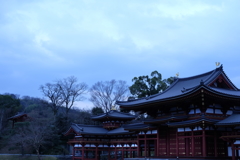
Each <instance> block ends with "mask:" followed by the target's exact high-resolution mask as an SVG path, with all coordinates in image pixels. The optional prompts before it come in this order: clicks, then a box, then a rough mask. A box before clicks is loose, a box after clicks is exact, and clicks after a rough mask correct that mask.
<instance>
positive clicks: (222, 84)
mask: <svg viewBox="0 0 240 160" xmlns="http://www.w3.org/2000/svg"><path fill="white" fill-rule="evenodd" d="M208 86H210V87H215V88H224V89H230V90H234V88H233V86H232V85H231V83H230V82H229V81H228V79H227V78H226V77H225V76H224V75H223V74H220V75H219V76H218V77H217V78H215V79H214V80H213V81H212V82H211V83H210V84H209V85H208Z"/></svg>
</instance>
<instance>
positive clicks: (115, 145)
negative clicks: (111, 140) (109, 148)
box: [114, 144, 117, 159]
mask: <svg viewBox="0 0 240 160" xmlns="http://www.w3.org/2000/svg"><path fill="white" fill-rule="evenodd" d="M114 147H115V159H117V144H114Z"/></svg>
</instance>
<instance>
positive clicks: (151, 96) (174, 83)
mask: <svg viewBox="0 0 240 160" xmlns="http://www.w3.org/2000/svg"><path fill="white" fill-rule="evenodd" d="M178 80H179V78H176V80H175V81H174V82H173V83H172V84H170V85H169V86H168V87H167V88H166V90H164V91H162V92H159V93H157V94H153V95H150V96H148V97H144V98H145V99H146V100H148V99H151V98H154V97H156V96H159V95H161V94H163V93H165V92H167V91H168V90H169V89H171V88H172V87H173V86H175V85H176V84H177V82H178Z"/></svg>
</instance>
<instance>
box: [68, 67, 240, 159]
mask: <svg viewBox="0 0 240 160" xmlns="http://www.w3.org/2000/svg"><path fill="white" fill-rule="evenodd" d="M117 104H118V105H119V106H120V107H121V108H122V109H124V110H129V111H131V110H132V111H135V112H140V113H147V115H150V116H151V117H152V118H151V119H146V120H145V121H142V122H139V121H138V122H137V121H136V117H135V116H134V115H131V114H129V113H123V112H118V111H116V110H111V111H110V112H108V113H104V114H102V115H98V116H94V117H92V119H93V120H95V121H99V122H102V123H101V125H82V124H72V125H71V127H70V129H69V130H68V131H67V132H66V133H65V135H66V136H69V137H70V139H69V141H68V143H69V144H70V145H72V146H73V153H72V154H73V157H72V159H73V160H99V159H107V160H118V159H124V158H136V157H137V158H141V157H142V158H145V157H147V158H151V159H154V158H159V159H160V158H163V159H167V158H177V157H179V159H181V158H184V159H232V160H237V159H238V158H239V155H240V153H239V150H240V90H239V89H238V88H237V87H236V86H235V85H234V84H233V83H232V82H231V80H230V79H229V78H228V77H227V75H226V74H225V72H224V71H223V67H222V66H220V67H218V68H216V69H214V70H212V71H209V72H206V73H203V74H199V75H196V76H192V77H187V78H178V77H175V80H174V82H173V83H172V84H171V85H170V86H169V87H168V89H167V90H165V91H164V92H162V93H158V94H155V95H152V96H149V97H145V98H141V99H135V100H128V101H118V102H117Z"/></svg>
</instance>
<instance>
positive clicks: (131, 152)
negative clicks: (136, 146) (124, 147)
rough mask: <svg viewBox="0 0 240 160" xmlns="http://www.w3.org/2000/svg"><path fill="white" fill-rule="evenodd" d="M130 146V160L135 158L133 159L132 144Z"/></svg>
mask: <svg viewBox="0 0 240 160" xmlns="http://www.w3.org/2000/svg"><path fill="white" fill-rule="evenodd" d="M128 145H129V146H130V157H129V158H133V157H132V144H131V143H129V144H128Z"/></svg>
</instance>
